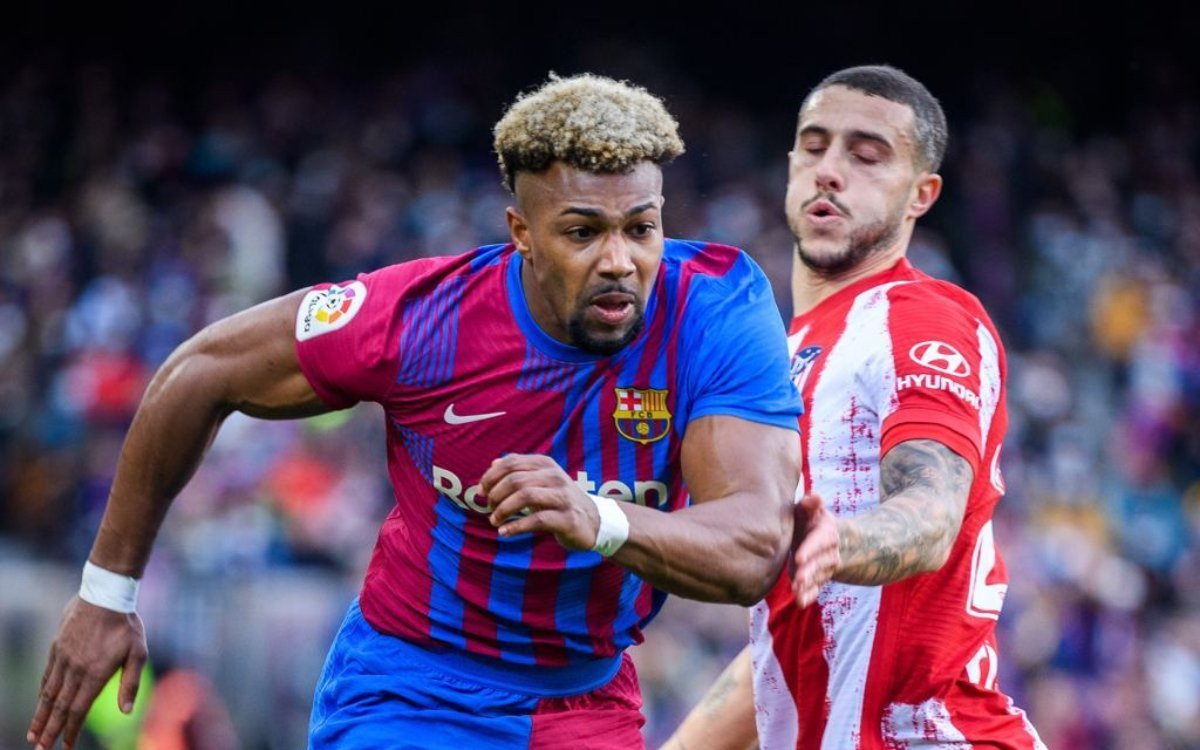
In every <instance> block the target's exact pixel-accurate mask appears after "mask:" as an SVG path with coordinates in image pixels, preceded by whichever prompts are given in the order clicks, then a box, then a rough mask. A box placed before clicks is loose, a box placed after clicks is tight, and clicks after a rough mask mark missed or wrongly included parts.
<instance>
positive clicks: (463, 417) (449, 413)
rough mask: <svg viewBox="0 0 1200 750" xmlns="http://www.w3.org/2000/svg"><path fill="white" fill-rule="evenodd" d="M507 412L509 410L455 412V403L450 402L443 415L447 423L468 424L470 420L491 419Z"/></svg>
mask: <svg viewBox="0 0 1200 750" xmlns="http://www.w3.org/2000/svg"><path fill="white" fill-rule="evenodd" d="M507 413H508V412H503V411H493V412H488V413H487V414H455V413H454V404H450V405H449V406H447V407H446V413H445V414H443V415H442V417H443V418H444V419H445V420H446V424H468V423H470V422H482V421H483V420H485V419H491V418H492V417H501V416H504V415H505V414H507Z"/></svg>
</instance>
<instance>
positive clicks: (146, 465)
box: [89, 343, 229, 577]
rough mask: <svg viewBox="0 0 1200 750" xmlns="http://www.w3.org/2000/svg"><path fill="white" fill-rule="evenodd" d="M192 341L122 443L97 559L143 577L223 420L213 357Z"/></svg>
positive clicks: (161, 377)
mask: <svg viewBox="0 0 1200 750" xmlns="http://www.w3.org/2000/svg"><path fill="white" fill-rule="evenodd" d="M196 349H197V347H196V346H195V345H194V344H190V343H189V344H185V345H184V346H183V347H181V348H180V350H178V351H176V353H175V354H173V355H172V356H171V358H170V359H168V360H167V362H166V363H165V364H164V365H163V366H162V368H161V369H160V370H159V371H158V373H157V374H156V375H155V376H154V379H153V380H152V381H151V383H150V386H149V388H148V389H147V391H146V395H145V396H144V398H143V399H142V403H141V405H140V406H139V407H138V410H137V414H136V415H135V416H134V419H133V424H132V425H131V427H130V429H129V432H128V433H127V435H126V437H125V442H124V444H123V445H122V447H121V454H120V457H119V459H118V461H117V469H116V475H115V477H114V480H113V484H112V488H111V490H110V492H109V497H108V505H107V507H106V508H105V510H104V516H103V518H102V519H101V521H100V530H99V532H98V533H97V535H96V539H95V542H94V543H93V545H92V551H91V554H90V555H89V558H90V559H91V560H92V561H93V562H95V563H96V564H97V565H100V566H101V567H104V568H107V569H109V570H112V571H113V572H117V573H122V574H125V575H130V576H133V577H140V576H141V574H142V571H143V570H144V568H145V566H146V562H147V560H148V559H149V556H150V548H151V546H152V545H153V543H154V538H155V536H156V535H157V533H158V529H159V526H160V525H161V524H162V520H163V517H164V515H165V514H166V512H167V508H168V507H169V505H170V503H171V500H172V499H173V498H174V497H175V495H176V494H177V493H178V492H179V491H180V490H181V489H182V488H183V486H184V484H186V483H187V480H188V479H189V478H190V477H191V476H192V474H193V472H195V470H196V467H197V465H199V463H200V460H201V458H202V457H203V455H204V452H205V450H206V449H207V447H208V445H209V444H210V443H211V442H212V439H213V437H215V435H216V432H217V428H218V427H219V426H220V423H221V421H222V420H223V419H224V418H225V416H226V415H227V414H228V413H229V407H228V405H227V404H224V403H222V400H221V398H220V393H219V383H220V381H219V379H218V378H216V377H214V375H215V373H213V372H211V371H210V370H211V368H212V365H213V363H212V362H210V361H206V358H205V356H204V355H203V354H200V353H199V352H197V351H196Z"/></svg>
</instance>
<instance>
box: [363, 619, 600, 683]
mask: <svg viewBox="0 0 1200 750" xmlns="http://www.w3.org/2000/svg"><path fill="white" fill-rule="evenodd" d="M352 623H353V625H356V626H358V627H360V628H365V629H366V630H367V631H369V634H368V637H369V638H371V639H372V640H373V641H375V643H374V645H375V646H376V647H377V648H378V650H379V652H382V653H381V655H384V654H386V655H387V656H389V657H392V658H395V659H397V660H398V661H400V662H402V663H408V664H414V665H420V666H423V667H424V668H426V669H429V670H432V671H434V672H441V673H443V674H448V675H450V676H453V677H455V678H458V679H461V680H464V681H466V682H474V683H476V684H479V685H486V686H487V687H493V688H498V689H501V690H509V691H518V692H523V693H528V694H529V695H534V696H538V697H543V698H554V697H562V696H568V695H578V694H580V693H586V692H589V691H591V690H595V689H596V688H598V687H600V686H602V685H605V684H607V683H608V682H609V681H610V680H612V678H613V677H615V676H616V674H617V671H618V670H620V668H621V657H622V654H620V653H618V654H617V655H615V656H610V657H604V658H599V659H589V660H587V661H581V662H577V663H574V664H566V665H562V666H542V665H538V664H518V663H515V662H509V661H504V660H502V659H497V658H494V657H490V656H482V655H480V654H472V653H469V652H467V651H463V650H461V649H458V648H454V647H453V646H430V645H425V644H420V643H414V642H412V641H409V640H407V639H405V638H400V637H398V636H394V635H389V634H387V633H381V632H379V631H378V630H376V629H375V628H374V626H372V625H371V624H370V623H369V622H367V619H366V618H365V617H363V614H362V609H361V608H360V607H359V603H358V599H357V598H356V599H355V600H354V603H353V604H351V605H350V611H349V612H347V613H346V624H345V625H343V630H345V629H346V626H347V625H351V624H352ZM372 650H375V649H372Z"/></svg>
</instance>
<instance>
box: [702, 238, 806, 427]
mask: <svg viewBox="0 0 1200 750" xmlns="http://www.w3.org/2000/svg"><path fill="white" fill-rule="evenodd" d="M692 283H693V286H694V287H697V288H694V289H693V290H692V292H691V293H690V294H689V300H688V303H687V304H688V310H687V316H686V322H685V325H684V328H683V332H682V334H681V335H682V340H681V342H680V343H681V346H682V347H683V349H682V351H681V352H680V354H681V356H682V357H685V358H686V362H687V383H688V388H689V391H690V392H691V395H692V399H693V400H692V408H691V411H690V414H689V417H688V419H689V421H690V420H692V419H697V418H699V417H704V416H708V415H713V414H723V415H728V416H734V417H740V418H742V419H747V420H750V421H752V422H760V423H763V424H769V425H775V426H778V427H785V428H788V429H792V430H798V429H799V428H798V422H797V418H798V417H799V416H800V414H801V413H803V411H804V409H803V406H802V405H801V401H800V394H799V393H798V392H797V391H796V388H795V386H793V385H792V381H791V378H789V377H788V353H787V336H786V334H785V333H784V329H783V320H782V318H781V317H780V315H779V310H778V308H776V306H775V297H774V295H773V294H772V292H771V284H770V282H769V281H768V280H767V277H766V275H765V274H764V273H763V272H762V269H761V268H759V267H758V264H757V263H755V262H754V260H753V259H751V258H750V256H749V255H747V254H746V253H739V257H738V258H737V260H735V261H734V263H733V265H732V266H731V267H730V269H729V270H728V271H727V272H726V273H725V274H724V275H723V276H720V277H697V278H695V279H694V280H693V282H692Z"/></svg>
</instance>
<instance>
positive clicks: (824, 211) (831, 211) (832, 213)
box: [807, 200, 842, 219]
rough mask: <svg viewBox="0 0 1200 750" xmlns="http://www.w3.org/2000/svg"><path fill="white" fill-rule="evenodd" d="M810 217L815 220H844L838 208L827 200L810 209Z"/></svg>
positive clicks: (813, 205)
mask: <svg viewBox="0 0 1200 750" xmlns="http://www.w3.org/2000/svg"><path fill="white" fill-rule="evenodd" d="M807 213H808V215H809V216H810V217H812V218H814V219H833V218H837V219H840V218H842V212H841V211H838V210H837V206H835V205H833V203H831V202H829V201H827V200H820V201H817V202H816V203H814V204H812V205H811V206H809V207H808V211H807Z"/></svg>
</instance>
